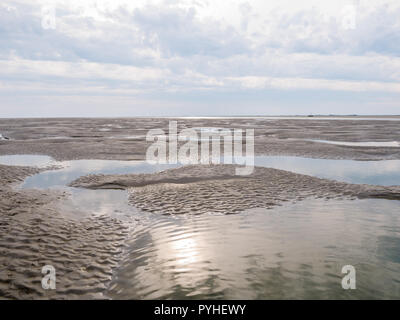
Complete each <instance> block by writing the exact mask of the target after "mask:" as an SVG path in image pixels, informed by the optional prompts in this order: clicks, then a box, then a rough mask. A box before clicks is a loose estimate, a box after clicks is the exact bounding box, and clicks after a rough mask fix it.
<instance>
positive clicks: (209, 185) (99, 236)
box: [0, 118, 400, 299]
mask: <svg viewBox="0 0 400 320" xmlns="http://www.w3.org/2000/svg"><path fill="white" fill-rule="evenodd" d="M170 120H172V119H165V118H163V119H150V118H140V119H133V118H132V119H2V120H0V134H1V135H2V137H7V138H8V139H0V155H11V154H43V155H49V156H52V157H53V158H54V159H56V160H74V159H110V160H134V159H137V160H138V159H144V158H145V154H146V149H147V147H148V145H149V144H148V143H146V140H145V136H146V133H147V132H148V130H150V129H153V128H161V129H164V130H165V132H166V133H168V121H170ZM177 120H178V130H181V129H184V128H192V127H224V128H231V129H233V128H235V129H238V128H242V129H247V128H250V129H251V128H253V129H255V153H256V154H258V155H289V156H303V157H310V158H324V159H355V160H388V159H400V148H398V147H371V146H362V147H358V146H347V145H335V144H328V143H320V142H312V141H309V140H333V141H351V142H368V141H374V142H379V141H382V142H385V141H399V137H400V121H389V120H373V119H368V120H356V119H354V120H344V119H337V120H328V119H326V120H325V119H322V120H320V119H319V120H317V119H263V118H248V119H239V118H237V119H236V118H234V119H177ZM234 168H235V166H233V165H218V166H214V165H211V166H187V167H182V168H178V169H170V170H166V171H163V172H160V173H153V174H129V175H128V174H124V175H90V176H84V177H81V178H78V179H77V180H75V181H74V182H73V183H72V184H71V185H72V186H74V187H80V188H90V189H123V190H128V192H129V194H130V196H129V197H130V198H129V199H130V202H131V204H132V205H134V206H136V207H138V208H140V209H142V210H143V211H145V212H146V211H147V212H157V213H158V212H160V213H163V214H182V213H191V214H201V213H206V212H211V213H222V214H230V213H238V212H241V211H243V210H246V209H251V208H272V207H274V206H277V205H280V204H282V203H283V202H288V201H292V202H297V201H300V200H303V199H306V198H325V199H332V198H340V199H343V198H346V199H356V198H381V199H397V200H398V199H400V197H399V195H400V189H399V187H398V186H393V187H382V186H372V185H356V184H350V183H344V182H337V181H332V180H327V179H319V178H316V177H311V176H307V175H301V174H296V173H292V172H289V171H283V170H277V169H271V168H261V167H256V168H255V171H254V172H253V173H252V174H251V175H249V176H236V175H235V174H234ZM40 170H44V168H40V169H39V168H33V167H23V166H6V165H0V298H6V299H21V298H22V299H37V298H44V299H46V298H57V299H63V298H65V299H81V298H107V286H108V284H109V283H110V281H111V279H112V276H113V270H115V268H116V267H117V266H118V263H119V261H120V256H121V254H122V252H123V249H124V246H125V244H126V238H127V236H128V232H129V230H128V229H129V226H127V225H126V224H125V223H124V222H123V221H121V220H119V219H117V218H113V217H110V216H107V215H100V216H99V215H97V216H90V215H89V216H85V217H82V218H81V219H74V218H72V217H69V216H68V215H66V214H63V212H62V209H61V208H60V206H58V204H59V202H60V200H61V199H64V198H65V197H69V195H68V194H67V193H64V192H61V191H57V190H53V189H42V190H39V189H19V188H18V184H19V183H22V181H23V180H24V179H25V178H26V177H27V176H29V175H33V174H36V173H38V172H39V171H40ZM46 264H51V265H53V266H54V267H55V268H56V270H57V288H56V290H47V291H46V290H43V289H42V288H41V285H40V282H41V279H42V277H43V275H42V273H41V268H42V267H43V266H44V265H46Z"/></svg>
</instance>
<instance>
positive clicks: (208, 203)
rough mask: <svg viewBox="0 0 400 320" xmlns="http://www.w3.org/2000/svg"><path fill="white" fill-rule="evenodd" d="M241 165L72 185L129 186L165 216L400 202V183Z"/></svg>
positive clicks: (89, 179) (140, 203) (141, 202)
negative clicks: (240, 168)
mask: <svg viewBox="0 0 400 320" xmlns="http://www.w3.org/2000/svg"><path fill="white" fill-rule="evenodd" d="M235 168H237V166H235V165H208V166H206V165H192V166H185V167H181V168H177V169H169V170H165V171H162V172H158V173H151V174H129V175H88V176H85V177H81V178H79V179H77V180H75V181H73V182H72V183H71V186H73V187H83V188H90V189H128V190H129V192H130V201H131V203H132V204H133V205H135V206H137V207H139V208H140V209H142V210H144V211H150V212H160V213H164V214H184V213H188V214H190V213H191V214H201V213H214V212H217V213H223V214H230V213H237V212H240V211H243V210H247V209H253V208H271V207H273V206H276V205H279V204H281V203H282V202H285V201H300V200H303V199H305V198H310V197H314V198H326V199H332V198H350V199H354V198H381V199H390V200H393V199H397V200H400V187H399V186H393V187H383V186H371V185H360V184H350V183H344V182H337V181H333V180H327V179H319V178H316V177H311V176H307V175H302V174H296V173H292V172H289V171H284V170H277V169H272V168H262V167H256V168H254V171H253V173H252V174H251V175H248V176H237V175H235Z"/></svg>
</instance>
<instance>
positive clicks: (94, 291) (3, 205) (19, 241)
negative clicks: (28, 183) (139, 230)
mask: <svg viewBox="0 0 400 320" xmlns="http://www.w3.org/2000/svg"><path fill="white" fill-rule="evenodd" d="M37 171H38V170H37V169H33V168H27V167H9V166H3V165H0V181H1V184H0V218H1V219H0V298H3V299H4V298H6V299H32V298H34V299H38V298H59V299H62V298H68V299H74V298H104V296H103V295H102V293H103V291H104V290H105V288H106V285H107V283H108V282H109V281H110V280H111V276H112V268H113V267H115V265H116V263H117V261H118V256H119V254H120V253H121V250H122V247H123V243H124V238H125V236H126V233H127V229H126V227H125V226H124V225H123V224H122V223H121V222H119V221H118V220H115V219H111V218H109V217H106V216H103V217H101V216H100V217H96V218H94V217H89V218H85V219H82V220H69V219H66V218H65V217H63V216H62V215H61V214H60V213H59V212H57V211H56V210H55V209H54V206H53V204H54V202H55V201H57V199H59V198H61V197H63V196H64V194H57V193H55V192H50V191H43V190H18V191H15V190H13V189H12V188H11V187H12V186H13V184H14V183H16V182H18V181H21V180H22V179H23V178H24V177H26V176H27V175H30V174H33V173H36V172H37ZM46 264H51V265H53V266H54V267H55V269H56V278H57V283H56V285H57V286H56V290H44V289H42V287H41V279H42V277H43V275H42V274H41V269H42V267H43V266H44V265H46Z"/></svg>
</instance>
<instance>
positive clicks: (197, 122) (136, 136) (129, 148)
mask: <svg viewBox="0 0 400 320" xmlns="http://www.w3.org/2000/svg"><path fill="white" fill-rule="evenodd" d="M353 118H354V120H353V119H352V120H343V119H336V120H329V117H327V118H326V119H311V118H310V119H266V118H247V119H240V118H231V119H175V120H177V121H178V130H179V131H180V130H182V129H184V128H196V127H197V128H198V127H216V128H218V127H222V128H230V129H234V128H235V129H244V130H245V129H254V130H255V131H254V132H255V152H256V154H264V155H287V156H304V157H315V158H325V159H356V160H384V159H400V147H397V148H393V147H371V146H369V147H365V146H364V147H349V146H343V145H334V144H327V143H321V142H315V141H314V142H313V141H307V140H310V139H312V140H334V141H352V142H368V141H398V140H399V137H400V125H399V124H400V121H390V120H374V119H371V120H357V117H353ZM397 119H398V117H397ZM170 120H174V119H168V118H123V119H0V134H3V136H7V137H8V138H9V140H0V154H22V153H24V154H46V155H50V156H52V157H53V158H55V159H56V160H73V159H115V160H142V159H144V158H145V155H146V149H147V147H148V145H149V144H147V143H146V139H145V136H146V134H147V132H148V131H149V130H150V129H154V128H160V129H163V130H164V131H165V132H166V133H168V123H169V121H170Z"/></svg>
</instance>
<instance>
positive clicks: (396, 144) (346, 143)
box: [308, 139, 400, 148]
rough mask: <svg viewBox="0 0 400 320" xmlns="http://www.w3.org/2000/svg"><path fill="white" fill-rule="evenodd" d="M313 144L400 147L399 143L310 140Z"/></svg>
mask: <svg viewBox="0 0 400 320" xmlns="http://www.w3.org/2000/svg"><path fill="white" fill-rule="evenodd" d="M308 141H313V142H321V143H328V144H336V145H339V146H352V147H396V148H397V147H400V142H398V141H368V142H347V141H331V140H312V139H311V140H308Z"/></svg>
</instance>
